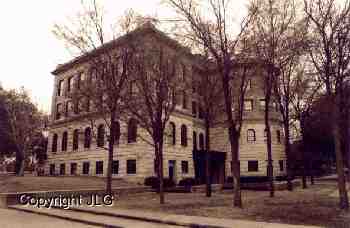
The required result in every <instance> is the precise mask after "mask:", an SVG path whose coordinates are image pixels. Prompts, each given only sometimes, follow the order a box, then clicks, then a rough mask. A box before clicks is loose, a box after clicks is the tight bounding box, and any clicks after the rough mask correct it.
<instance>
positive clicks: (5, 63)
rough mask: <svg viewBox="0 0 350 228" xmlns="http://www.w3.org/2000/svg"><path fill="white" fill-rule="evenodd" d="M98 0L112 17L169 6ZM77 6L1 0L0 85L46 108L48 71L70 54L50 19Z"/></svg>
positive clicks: (67, 1)
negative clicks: (22, 89) (27, 94)
mask: <svg viewBox="0 0 350 228" xmlns="http://www.w3.org/2000/svg"><path fill="white" fill-rule="evenodd" d="M100 1H101V3H103V5H104V7H105V9H106V10H107V13H108V15H109V16H110V15H113V17H118V16H120V15H122V14H123V12H124V11H125V10H126V9H128V8H133V9H134V10H135V11H136V12H138V13H141V14H143V15H155V14H157V15H158V16H159V17H169V16H170V15H171V13H170V10H169V9H167V8H166V7H165V6H164V5H160V4H159V3H160V0H100ZM236 1H237V0H236ZM236 1H235V2H236ZM240 1H242V2H243V1H244V0H240ZM237 2H239V1H237ZM235 4H236V3H235ZM240 7H243V5H242V4H241V5H238V4H237V8H236V10H237V12H239V11H240V9H239V8H240ZM79 9H80V0H35V1H26V0H11V1H6V3H3V4H2V6H1V9H0V29H1V36H0V66H1V69H0V83H1V84H2V86H3V87H5V88H6V89H9V88H19V87H21V86H23V87H25V89H27V90H28V91H29V92H30V94H31V97H32V99H33V101H34V102H35V103H36V104H38V107H39V108H40V109H41V110H44V111H47V112H49V110H50V104H51V95H52V91H53V75H51V71H53V70H54V69H55V67H56V66H57V64H59V63H64V62H67V61H68V60H70V58H71V56H70V55H69V53H68V52H67V51H66V50H65V48H64V45H63V44H62V43H61V42H60V41H58V40H57V39H56V38H55V37H54V35H53V34H52V33H51V28H52V25H53V23H55V22H57V23H60V22H64V21H65V19H66V18H67V17H68V16H74V15H75V14H76V13H77V12H78V11H79Z"/></svg>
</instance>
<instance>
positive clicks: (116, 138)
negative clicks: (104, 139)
mask: <svg viewBox="0 0 350 228" xmlns="http://www.w3.org/2000/svg"><path fill="white" fill-rule="evenodd" d="M114 129H115V132H114V143H115V144H119V139H120V124H119V122H118V121H115V122H114Z"/></svg>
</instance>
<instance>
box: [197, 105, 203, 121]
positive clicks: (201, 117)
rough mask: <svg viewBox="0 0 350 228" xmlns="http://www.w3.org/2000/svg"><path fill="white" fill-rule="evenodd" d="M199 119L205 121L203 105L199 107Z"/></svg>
mask: <svg viewBox="0 0 350 228" xmlns="http://www.w3.org/2000/svg"><path fill="white" fill-rule="evenodd" d="M198 118H199V119H203V118H204V113H203V108H202V106H201V105H199V106H198Z"/></svg>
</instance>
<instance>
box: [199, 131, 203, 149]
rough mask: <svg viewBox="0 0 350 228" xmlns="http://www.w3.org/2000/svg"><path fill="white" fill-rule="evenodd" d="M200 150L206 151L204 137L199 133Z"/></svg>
mask: <svg viewBox="0 0 350 228" xmlns="http://www.w3.org/2000/svg"><path fill="white" fill-rule="evenodd" d="M199 149H200V150H204V135H203V133H199Z"/></svg>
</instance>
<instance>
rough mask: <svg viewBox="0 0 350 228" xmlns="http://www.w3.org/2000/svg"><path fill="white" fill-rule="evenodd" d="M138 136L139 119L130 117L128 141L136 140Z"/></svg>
mask: <svg viewBox="0 0 350 228" xmlns="http://www.w3.org/2000/svg"><path fill="white" fill-rule="evenodd" d="M136 138H137V121H136V120H135V119H130V120H129V124H128V143H132V142H136Z"/></svg>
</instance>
